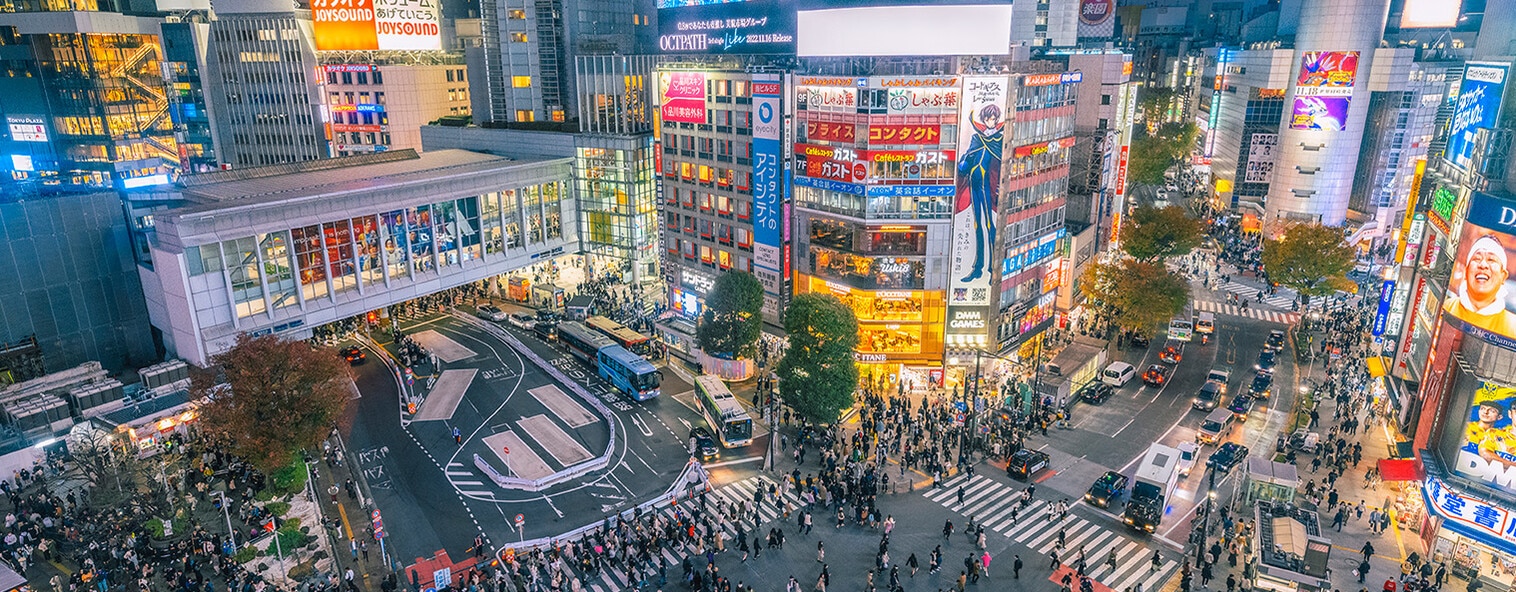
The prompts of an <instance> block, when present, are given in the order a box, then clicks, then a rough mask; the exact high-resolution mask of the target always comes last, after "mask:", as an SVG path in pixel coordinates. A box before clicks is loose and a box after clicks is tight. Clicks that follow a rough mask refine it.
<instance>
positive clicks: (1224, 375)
mask: <svg viewBox="0 0 1516 592" xmlns="http://www.w3.org/2000/svg"><path fill="white" fill-rule="evenodd" d="M1205 379H1206V380H1214V381H1216V382H1219V383H1221V393H1222V394H1226V385H1227V383H1228V382H1231V381H1232V373H1231V372H1228V371H1226V370H1219V369H1216V368H1212V369H1211V371H1210V372H1208V373H1206V375H1205Z"/></svg>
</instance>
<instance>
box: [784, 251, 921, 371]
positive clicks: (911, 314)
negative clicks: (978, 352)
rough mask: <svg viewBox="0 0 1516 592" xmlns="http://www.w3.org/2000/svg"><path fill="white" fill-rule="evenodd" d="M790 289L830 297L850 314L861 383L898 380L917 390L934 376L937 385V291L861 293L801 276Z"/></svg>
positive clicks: (839, 285) (808, 276)
mask: <svg viewBox="0 0 1516 592" xmlns="http://www.w3.org/2000/svg"><path fill="white" fill-rule="evenodd" d="M795 289H796V291H797V292H798V293H801V294H804V293H816V294H831V295H833V296H836V297H837V299H838V300H841V301H842V303H843V304H845V305H847V306H848V307H849V308H851V309H853V314H854V315H855V316H857V317H858V348H857V350H855V351H856V352H857V359H858V362H859V364H860V371H861V372H860V374H861V375H862V377H863V378H865V379H870V380H873V381H875V382H884V383H890V384H896V381H899V380H901V379H902V377H903V379H904V380H906V381H907V382H912V383H913V384H917V385H922V384H925V382H926V381H927V380H929V379H930V377H931V376H937V377H938V378H937V379H936V380H937V381H939V382H940V380H941V361H942V335H943V318H944V316H945V314H946V312H945V311H946V302H945V300H944V298H943V294H942V292H941V291H927V290H864V289H859V288H853V287H849V286H847V285H846V284H842V283H840V282H837V281H831V280H827V279H824V278H820V277H816V276H812V275H807V274H796V281H795ZM933 371H935V373H934V372H933Z"/></svg>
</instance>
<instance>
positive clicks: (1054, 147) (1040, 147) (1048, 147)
mask: <svg viewBox="0 0 1516 592" xmlns="http://www.w3.org/2000/svg"><path fill="white" fill-rule="evenodd" d="M1073 145H1074V137H1073V136H1069V137H1067V138H1059V139H1057V140H1050V141H1047V142H1038V143H1036V144H1027V145H1025V146H1017V147H1016V149H1015V150H1014V151H1012V152H1011V156H1013V157H1016V158H1026V157H1028V156H1037V155H1039V154H1047V153H1049V152H1057V151H1059V150H1062V149H1064V148H1068V147H1070V146H1073Z"/></svg>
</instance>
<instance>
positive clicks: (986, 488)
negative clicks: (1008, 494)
mask: <svg viewBox="0 0 1516 592" xmlns="http://www.w3.org/2000/svg"><path fill="white" fill-rule="evenodd" d="M984 481H985V483H983V484H980V485H979V486H977V487H975V488H974V489H975V491H973V492H970V491H964V492H963V503H961V504H958V507H959V508H964V507H967V506H968V505H969V504H973V503H976V502H978V501H979V498H980V497H982V496H985V495H988V494H991V493H999V492H1002V491H1005V490H1004V489H1002V488H1000V487H998V486H997V485H998V484H997V483H995V482H994V481H992V480H990V479H985V480H984Z"/></svg>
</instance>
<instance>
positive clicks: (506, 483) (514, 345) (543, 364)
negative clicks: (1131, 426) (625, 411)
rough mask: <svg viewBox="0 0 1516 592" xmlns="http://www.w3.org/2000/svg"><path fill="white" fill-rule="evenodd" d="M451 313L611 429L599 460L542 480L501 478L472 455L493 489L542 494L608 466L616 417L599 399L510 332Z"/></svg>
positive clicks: (489, 466)
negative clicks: (513, 353)
mask: <svg viewBox="0 0 1516 592" xmlns="http://www.w3.org/2000/svg"><path fill="white" fill-rule="evenodd" d="M452 313H453V316H454V317H457V318H458V319H460V320H462V321H463V322H466V323H468V324H470V325H473V326H475V327H478V328H480V329H483V330H484V331H485V332H487V333H489V334H491V335H494V336H495V337H496V338H497V339H499V340H501V341H504V342H505V344H506V345H509V346H511V349H514V350H516V353H519V354H521V355H522V356H525V357H526V358H528V359H530V360H531V361H532V363H533V364H536V365H537V366H538V367H540V368H542V369H543V371H545V372H547V374H548V376H551V377H552V378H553V380H556V381H558V382H559V383H560V384H563V385H564V386H567V387H568V388H569V390H570V391H573V393H574V394H575V395H578V396H579V398H580V399H583V400H584V402H586V403H589V405H590V406H591V407H594V408H595V411H596V412H597V413H599V414H600V416H601V417H602V418H604V419H605V425H606V427H608V428H609V429H610V438H608V439H607V440H606V444H605V452H604V453H602V454H601V455H600V456H597V457H595V458H593V459H590V460H587V461H584V462H582V463H578V464H575V465H573V466H571V467H567V468H564V469H563V470H561V471H558V472H556V473H553V474H551V475H548V476H546V477H542V478H540V479H522V478H520V477H510V476H506V475H503V474H501V473H500V471H498V470H496V469H495V467H494V466H493V465H491V464H490V463H489V461H486V460H484V458H483V457H481V456H479V455H477V454H475V455H474V466H475V467H477V468H478V469H479V470H480V471H482V472H484V474H485V475H486V476H488V477H489V478H490V480H491V481H494V482H495V485H498V486H500V487H503V488H506V489H524V490H527V491H541V490H542V489H543V488H546V487H550V486H553V485H556V484H558V483H561V482H563V481H567V480H569V479H573V478H575V477H579V476H582V475H584V474H585V473H589V472H591V471H597V470H600V469H603V468H605V467H607V466H610V463H611V454H612V453H613V452H615V450H616V416H615V415H614V414H612V413H611V409H610V408H609V407H606V406H605V404H604V403H601V402H600V399H598V398H596V397H595V396H594V395H592V394H590V392H589V391H587V390H585V388H584V387H583V386H581V385H580V384H579V383H577V382H574V381H573V380H571V379H569V377H568V376H565V375H564V374H563V372H562V371H560V370H558V368H557V367H556V366H553V365H552V364H549V363H547V360H544V359H542V356H539V355H537V352H534V351H532V349H531V348H529V347H527V346H526V344H524V343H521V340H519V339H516V336H514V335H511V334H510V332H509V331H506V330H504V329H501V328H500V327H499V326H498V325H496V324H494V323H491V322H488V321H485V320H483V319H479V318H475V317H474V316H473V315H469V314H466V313H463V312H461V311H458V310H456V309H454V310H452Z"/></svg>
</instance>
